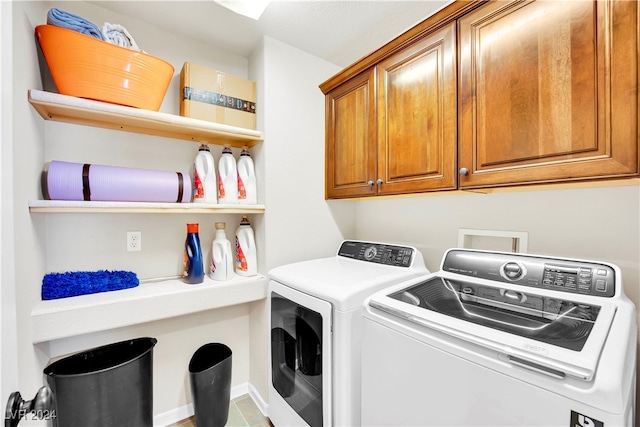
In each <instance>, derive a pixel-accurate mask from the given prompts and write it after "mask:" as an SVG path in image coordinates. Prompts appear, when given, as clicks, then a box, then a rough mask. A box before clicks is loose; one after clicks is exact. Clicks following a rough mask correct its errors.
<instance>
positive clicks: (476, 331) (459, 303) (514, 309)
mask: <svg viewBox="0 0 640 427" xmlns="http://www.w3.org/2000/svg"><path fill="white" fill-rule="evenodd" d="M461 254H462V255H463V256H461ZM451 256H455V257H456V259H461V260H464V262H458V263H452V262H450V261H451V260H450V259H449V258H448V257H451ZM505 257H508V259H506V261H505ZM567 262H568V261H567V260H558V259H549V258H544V259H542V258H541V259H540V260H537V261H535V262H534V261H533V257H532V256H523V255H514V254H509V255H504V254H499V253H487V252H485V253H482V252H472V251H461V250H451V251H449V252H448V253H447V254H446V255H445V260H444V262H443V266H445V267H447V266H450V265H454V266H455V268H453V267H450V268H446V271H440V272H438V273H436V274H432V275H428V276H426V277H424V278H420V279H414V280H412V281H410V282H408V283H405V284H402V285H398V286H393V287H390V288H388V289H385V290H383V291H381V292H378V293H376V294H374V295H373V296H371V298H370V299H369V300H368V301H367V303H366V304H367V305H368V306H369V307H372V308H374V309H378V310H380V311H382V312H383V313H386V314H390V315H394V316H397V317H400V318H402V319H405V320H407V321H409V322H411V323H413V324H415V325H416V326H415V327H416V328H417V330H420V328H422V327H424V328H428V329H433V330H436V331H438V332H441V333H445V334H447V335H450V336H452V337H455V338H457V339H461V340H464V341H467V342H470V343H473V344H476V345H480V346H483V347H485V348H489V349H492V350H495V351H496V352H497V353H498V357H502V358H505V360H509V361H511V363H513V364H519V365H526V366H528V367H529V368H531V369H534V370H537V371H539V372H544V373H547V374H549V375H552V376H555V377H557V378H563V377H564V376H572V377H575V378H578V379H581V380H591V379H592V378H593V376H594V375H595V371H596V367H597V364H598V360H599V358H600V355H601V353H602V351H603V348H604V346H605V342H606V340H607V336H608V335H609V333H610V329H611V325H612V324H613V321H614V318H615V317H616V316H618V317H620V316H622V313H623V312H629V311H633V308H632V305H630V302H629V301H628V300H627V299H626V298H624V297H623V296H622V295H621V294H616V293H613V292H611V293H610V294H608V293H607V292H605V291H601V290H599V289H597V288H596V287H593V288H592V287H588V286H587V284H586V280H587V279H586V278H585V279H584V283H582V281H581V280H582V278H580V277H578V278H577V279H574V278H572V277H571V276H570V275H571V274H573V273H572V270H571V271H570V270H569V269H568V268H564V267H563V270H562V271H561V272H562V274H563V278H562V280H563V282H562V284H563V286H561V285H560V284H557V283H556V284H555V285H554V284H553V283H551V284H547V283H546V281H547V278H548V277H549V271H550V268H548V266H549V265H553V266H554V267H553V268H554V271H555V270H558V268H556V267H557V266H559V265H562V266H564V265H565V264H566V263H567ZM572 262H573V264H576V265H578V264H579V263H581V264H580V265H578V267H579V268H574V267H572V269H574V270H576V273H575V274H576V275H578V274H580V273H582V272H583V271H585V270H587V269H588V267H589V264H587V263H584V262H582V261H575V260H573V261H572ZM494 264H495V265H499V266H503V267H502V271H503V272H505V271H506V273H505V274H504V275H500V274H499V271H498V269H494ZM512 264H513V265H517V266H518V269H515V268H514V269H513V270H511V269H506V268H505V267H509V266H511V265H512ZM608 268H610V270H611V271H610V272H609V271H607V272H606V273H607V275H609V274H611V275H612V276H614V277H619V274H617V273H619V270H618V269H617V267H615V266H613V265H609V266H608ZM494 270H495V271H494ZM513 271H517V272H519V274H517V275H514V276H513V277H512V276H510V275H509V274H508V273H512V272H513ZM558 271H560V270H558ZM614 272H615V273H616V274H614ZM558 280H559V279H557V278H556V282H557V281H558ZM589 280H591V279H590V278H589ZM564 285H566V286H564ZM553 286H555V288H557V289H555V288H553ZM610 287H611V288H614V285H613V282H612V284H611V286H610ZM615 288H621V286H620V284H619V283H616V286H615ZM607 295H611V296H607ZM372 313H374V314H375V312H372ZM381 315H384V314H382V313H381Z"/></svg>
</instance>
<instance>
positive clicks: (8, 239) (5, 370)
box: [0, 2, 18, 405]
mask: <svg viewBox="0 0 640 427" xmlns="http://www.w3.org/2000/svg"><path fill="white" fill-rule="evenodd" d="M11 10H12V4H11V2H0V93H2V97H1V98H0V244H1V246H0V307H1V308H0V313H1V314H0V387H1V389H0V402H2V404H3V405H4V402H6V401H7V399H8V398H9V394H10V393H12V392H13V391H16V390H17V387H18V373H17V371H16V367H17V365H18V351H17V336H16V332H17V331H16V296H15V290H16V286H15V269H14V257H13V245H14V240H13V239H14V231H13V177H12V171H13V164H12V160H13V146H12V144H11V140H12V132H13V123H12V117H13V112H12V110H13V109H12V105H11V101H12V93H13V89H12V76H13V70H12V69H11V65H12V64H11V54H12V49H11V45H12V41H13V34H12V28H13V24H12V19H11V17H12V15H11Z"/></svg>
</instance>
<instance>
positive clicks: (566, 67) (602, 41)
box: [458, 0, 638, 188]
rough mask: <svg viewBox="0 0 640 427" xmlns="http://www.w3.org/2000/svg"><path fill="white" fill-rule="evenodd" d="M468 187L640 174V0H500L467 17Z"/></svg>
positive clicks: (464, 164)
mask: <svg viewBox="0 0 640 427" xmlns="http://www.w3.org/2000/svg"><path fill="white" fill-rule="evenodd" d="M458 88H459V89H458V90H459V104H458V108H459V110H458V115H459V117H458V120H459V122H458V126H459V127H458V143H459V157H458V158H459V162H458V167H459V168H460V169H462V168H466V169H467V171H468V173H467V174H466V175H464V174H463V172H461V176H460V181H459V186H460V188H472V187H487V186H497V185H510V184H516V183H535V182H550V181H565V180H576V179H588V178H594V177H611V178H613V177H624V176H636V175H637V174H638V4H637V2H635V1H624V0H621V1H599V2H588V1H558V2H551V1H513V2H490V3H488V4H486V5H484V6H482V7H480V8H478V9H476V10H474V11H472V12H470V13H468V14H466V15H465V16H463V17H462V18H461V19H460V20H459V86H458Z"/></svg>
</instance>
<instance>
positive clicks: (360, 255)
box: [338, 241, 415, 267]
mask: <svg viewBox="0 0 640 427" xmlns="http://www.w3.org/2000/svg"><path fill="white" fill-rule="evenodd" d="M414 252H415V251H414V250H413V248H410V247H407V246H395V245H387V244H382V243H371V242H358V241H345V242H342V245H341V246H340V249H339V250H338V256H342V257H345V258H351V259H355V260H358V261H366V262H374V263H376V264H385V265H393V266H396V267H410V266H411V264H412V262H413V256H414Z"/></svg>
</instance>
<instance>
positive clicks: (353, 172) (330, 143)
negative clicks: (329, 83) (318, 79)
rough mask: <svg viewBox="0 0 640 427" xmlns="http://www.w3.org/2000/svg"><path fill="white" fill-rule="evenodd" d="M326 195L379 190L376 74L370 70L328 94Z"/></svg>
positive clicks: (358, 194) (336, 195) (333, 195)
mask: <svg viewBox="0 0 640 427" xmlns="http://www.w3.org/2000/svg"><path fill="white" fill-rule="evenodd" d="M325 105H326V106H325V108H326V112H325V117H326V124H325V126H326V159H325V164H326V170H325V181H326V182H325V197H326V198H327V199H332V198H343V197H361V196H370V195H374V194H375V193H376V188H375V185H374V180H375V176H376V125H375V123H376V108H375V73H374V72H373V69H372V70H370V71H367V72H365V73H363V74H361V75H359V76H357V77H355V78H353V79H351V80H349V81H347V82H345V83H344V84H342V85H340V86H338V87H337V88H336V89H334V90H332V91H331V92H329V93H327V95H326V97H325Z"/></svg>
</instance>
